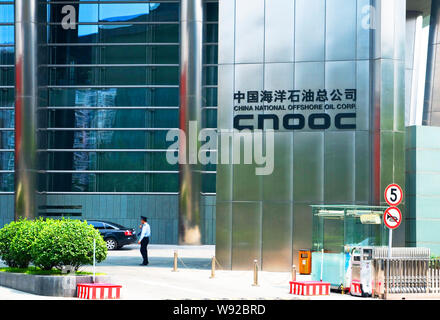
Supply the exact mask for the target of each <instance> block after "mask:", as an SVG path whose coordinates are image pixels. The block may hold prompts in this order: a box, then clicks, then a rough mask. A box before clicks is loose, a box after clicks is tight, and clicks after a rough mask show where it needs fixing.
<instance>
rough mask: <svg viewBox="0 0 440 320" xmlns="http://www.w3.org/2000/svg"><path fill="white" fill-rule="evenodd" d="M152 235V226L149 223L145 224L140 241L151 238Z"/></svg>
mask: <svg viewBox="0 0 440 320" xmlns="http://www.w3.org/2000/svg"><path fill="white" fill-rule="evenodd" d="M150 235H151V230H150V225H149V224H148V222H145V223H144V224H143V225H142V231H141V236H140V237H139V241H142V239H143V238H144V237H149V236H150Z"/></svg>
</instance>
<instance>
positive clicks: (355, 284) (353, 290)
mask: <svg viewBox="0 0 440 320" xmlns="http://www.w3.org/2000/svg"><path fill="white" fill-rule="evenodd" d="M350 294H351V295H352V296H362V290H361V283H360V282H359V281H352V282H351V285H350Z"/></svg>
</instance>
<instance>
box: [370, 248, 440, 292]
mask: <svg viewBox="0 0 440 320" xmlns="http://www.w3.org/2000/svg"><path fill="white" fill-rule="evenodd" d="M413 253H414V255H412V256H400V257H398V255H397V254H396V256H395V255H394V252H392V257H391V260H388V258H386V257H383V256H382V257H375V258H374V270H375V273H374V294H375V295H376V296H379V297H382V298H385V299H414V298H439V297H440V259H431V258H429V256H428V257H426V256H425V257H423V253H421V252H413ZM425 254H426V253H425ZM388 265H389V277H388V271H387V269H388Z"/></svg>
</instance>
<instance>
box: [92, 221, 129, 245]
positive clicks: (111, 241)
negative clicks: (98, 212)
mask: <svg viewBox="0 0 440 320" xmlns="http://www.w3.org/2000/svg"><path fill="white" fill-rule="evenodd" d="M87 223H88V224H90V225H92V226H93V227H94V228H95V229H97V230H98V231H99V232H100V233H101V235H102V237H103V238H104V241H105V242H106V243H107V249H108V250H116V249H120V248H122V247H123V246H125V245H127V244H131V243H135V242H136V241H137V237H136V233H135V230H134V229H132V228H126V227H124V226H121V225H120V224H117V223H113V222H107V221H100V220H87Z"/></svg>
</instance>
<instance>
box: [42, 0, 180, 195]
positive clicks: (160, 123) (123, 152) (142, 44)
mask: <svg viewBox="0 0 440 320" xmlns="http://www.w3.org/2000/svg"><path fill="white" fill-rule="evenodd" d="M57 2H60V3H57ZM66 4H67V3H66V2H65V1H62V2H61V1H48V3H47V10H48V14H47V16H48V22H47V34H48V44H47V46H48V55H49V56H48V61H49V65H48V97H47V101H48V107H47V110H46V111H45V112H44V113H45V115H44V117H45V119H46V121H47V128H45V129H42V130H41V132H40V134H41V137H40V138H41V139H40V141H42V143H43V144H45V145H42V146H41V148H42V149H46V152H44V153H41V154H40V157H41V159H40V161H41V162H40V163H41V165H40V168H41V169H43V174H44V176H45V178H44V179H42V181H43V185H41V186H40V188H41V189H42V191H47V192H130V193H131V192H177V191H178V175H177V173H178V167H177V166H173V165H170V164H168V163H167V161H166V157H165V154H166V153H165V151H166V149H167V147H168V144H169V143H167V142H166V139H165V136H166V133H167V130H169V129H172V128H177V127H178V106H179V78H178V74H179V65H178V63H179V1H161V2H146V1H144V2H140V1H119V2H118V1H78V2H72V3H69V4H68V5H70V6H71V7H73V8H74V11H75V13H76V15H77V16H76V19H77V22H78V25H77V28H75V29H66V28H65V26H63V18H64V17H65V16H66V14H65V13H63V12H66V10H67V9H64V10H63V8H65V6H66ZM41 166H42V167H41Z"/></svg>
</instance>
